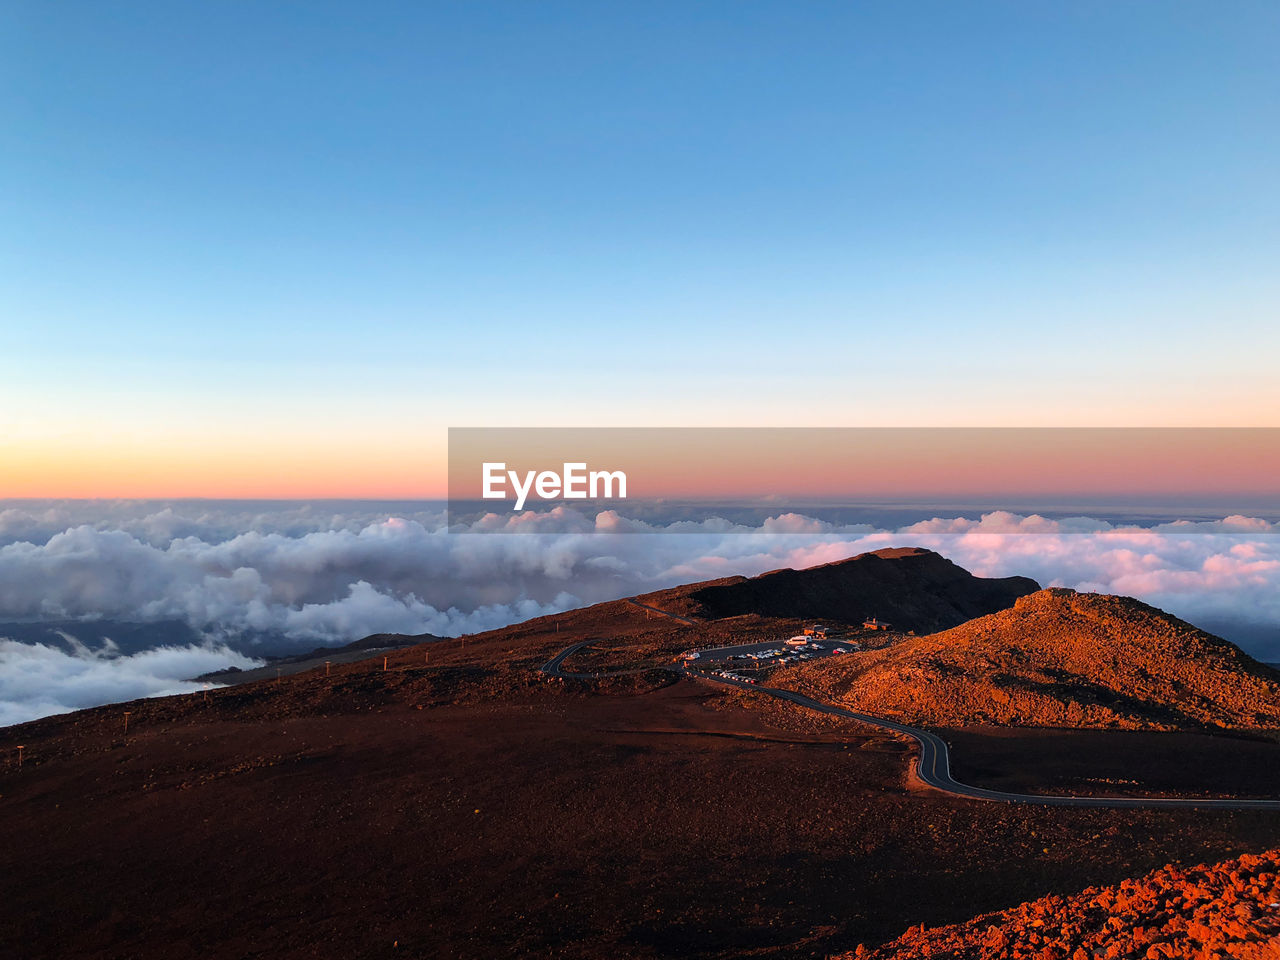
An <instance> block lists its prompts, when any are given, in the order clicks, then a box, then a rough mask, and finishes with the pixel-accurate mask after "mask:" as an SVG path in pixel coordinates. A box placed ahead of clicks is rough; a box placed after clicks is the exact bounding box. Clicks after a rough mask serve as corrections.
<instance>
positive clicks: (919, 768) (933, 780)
mask: <svg viewBox="0 0 1280 960" xmlns="http://www.w3.org/2000/svg"><path fill="white" fill-rule="evenodd" d="M632 602H633V603H635V601H632ZM636 606H640V607H644V608H645V609H647V610H653V611H655V612H657V613H664V614H665V615H666V616H669V617H672V618H673V619H676V620H679V621H681V622H682V623H686V624H689V625H693V621H691V620H686V619H685V618H684V617H676V616H675V615H674V614H666V613H665V611H662V610H659V609H658V608H656V607H650V606H648V605H646V604H641V603H636ZM599 639H600V638H596V639H592V640H583V641H582V642H581V643H575V644H573V645H572V646H570V647H566V648H565V649H563V650H561V651H560V652H559V653H557V654H556V655H555V656H554V657H552V658H551V659H550V660H548V661H547V662H546V663H544V664H543V665H542V667H541V668H540V669H541V672H542V673H544V674H546V675H547V676H551V677H568V678H572V679H579V680H595V679H599V678H601V677H610V676H623V675H626V674H635V673H643V672H645V671H647V670H654V669H663V670H668V671H671V672H672V673H676V674H679V675H681V676H685V677H691V678H693V679H697V680H703V681H708V682H710V683H719V684H723V685H725V686H729V687H739V688H741V689H743V690H750V691H752V692H754V693H763V694H767V695H768V696H771V697H776V698H778V699H779V700H786V701H788V702H790V703H794V704H796V705H797V706H801V707H804V708H805V709H807V710H813V711H816V712H817V713H824V714H827V715H828V716H833V717H844V718H846V719H849V720H856V721H858V722H859V723H865V724H867V725H868V726H872V727H879V728H880V729H882V730H889V731H891V732H893V733H900V734H904V735H905V736H908V737H910V738H912V739H913V740H915V742H916V743H917V744H918V745H919V747H920V756H919V758H918V759H917V760H916V763H915V773H916V776H917V777H918V778H919V779H920V780H921V782H923V783H925V784H927V785H928V786H930V787H933V788H934V789H935V790H941V791H942V792H943V793H950V794H953V795H954V796H958V797H968V798H969V799H971V800H990V801H996V802H999V803H1021V804H1029V805H1034V806H1040V807H1108V808H1113V809H1116V808H1138V807H1141V808H1151V807H1195V808H1213V809H1218V810H1280V800H1238V799H1231V798H1209V799H1196V798H1191V797H1072V796H1053V795H1045V794H1035V793H1006V792H1005V791H1003V790H988V789H986V788H985V787H975V786H971V785H970V784H967V783H961V782H960V781H959V780H957V779H956V778H955V777H953V776H952V775H951V754H950V751H949V749H948V747H947V742H946V741H945V740H943V739H942V738H941V737H940V736H938V735H937V734H936V733H931V732H930V731H928V730H922V729H921V728H919V727H911V726H907V725H906V724H905V723H897V722H896V721H893V720H886V719H884V718H882V717H874V716H871V715H870V714H867V713H858V712H856V711H854V710H849V709H846V708H845V707H839V706H836V705H835V704H831V703H823V702H822V701H820V700H814V699H813V698H812V697H807V696H805V695H804V694H803V693H796V692H795V691H794V690H783V689H782V688H780V687H766V686H761V685H760V684H757V683H747V682H746V681H743V680H735V679H732V678H730V677H720V676H716V675H714V674H709V673H703V672H702V671H700V670H691V669H689V668H688V667H687V666H686V665H685V664H683V663H679V664H668V665H665V666H662V667H641V668H637V669H633V670H618V671H602V672H596V673H573V672H570V671H566V670H564V669H563V665H564V661H565V660H566V659H567V658H568V657H570V656H572V655H573V654H575V653H577V652H578V651H579V650H581V649H582V648H583V647H588V646H590V645H591V644H593V643H596V642H598V641H599ZM716 649H727V648H714V649H712V650H704V651H703V655H704V656H705V655H707V654H713V653H715V652H716Z"/></svg>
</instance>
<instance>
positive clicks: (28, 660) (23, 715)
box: [0, 634, 261, 726]
mask: <svg viewBox="0 0 1280 960" xmlns="http://www.w3.org/2000/svg"><path fill="white" fill-rule="evenodd" d="M63 639H64V640H66V641H67V642H68V644H69V646H70V649H69V650H64V649H62V648H60V647H57V646H52V645H48V644H43V643H19V642H18V641H16V640H9V639H5V638H0V726H3V725H7V724H11V723H22V722H24V721H27V720H34V719H37V718H39V717H47V716H49V715H50V714H55V713H66V712H68V711H70V710H79V709H81V708H84V707H93V706H98V705H99V704H103V703H120V702H123V701H126V700H136V699H138V698H140V697H157V696H165V695H168V694H175V693H191V692H194V691H197V690H201V689H203V688H204V686H205V685H204V684H201V683H190V682H188V678H190V677H194V676H199V675H200V674H202V673H208V672H209V671H211V670H220V669H222V668H224V667H229V666H236V667H240V668H241V669H245V668H248V667H254V666H259V665H260V664H261V661H258V660H254V659H251V658H249V657H246V656H244V655H243V654H239V653H236V652H235V651H234V650H230V649H228V648H227V647H225V646H207V647H205V646H183V647H168V646H165V647H155V648H154V649H151V650H145V651H142V652H141V653H135V654H132V655H130V656H121V655H119V653H118V652H117V651H116V650H115V649H114V647H113V645H111V644H106V645H104V646H103V647H102V648H100V649H98V650H90V649H88V648H87V647H85V646H84V645H83V644H82V643H80V642H79V641H78V640H76V639H75V638H74V637H70V636H68V635H66V634H64V635H63Z"/></svg>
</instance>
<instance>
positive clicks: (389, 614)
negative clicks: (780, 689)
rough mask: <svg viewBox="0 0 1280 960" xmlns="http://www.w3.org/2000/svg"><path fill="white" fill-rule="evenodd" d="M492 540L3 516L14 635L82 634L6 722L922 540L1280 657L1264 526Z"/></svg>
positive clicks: (642, 524)
mask: <svg viewBox="0 0 1280 960" xmlns="http://www.w3.org/2000/svg"><path fill="white" fill-rule="evenodd" d="M474 527H475V528H476V529H483V530H486V531H488V532H489V533H490V534H492V533H494V532H496V531H519V532H520V534H521V535H511V536H504V535H483V534H463V533H459V532H458V531H457V529H456V528H455V529H454V530H452V531H451V530H450V529H449V528H448V527H447V526H446V519H445V514H444V505H443V504H423V503H405V504H386V503H349V504H347V503H320V504H307V503H295V504H291V503H245V502H226V503H217V502H207V501H205V502H187V503H180V502H179V503H164V504H162V503H154V502H136V501H132V502H112V503H88V502H74V501H71V502H33V501H13V502H9V503H7V504H6V503H2V502H0V622H6V621H23V622H27V623H30V622H50V623H52V622H55V621H57V622H59V623H60V624H61V626H60V627H59V629H58V631H56V632H55V631H54V630H53V629H52V628H51V629H50V631H49V633H50V636H49V638H48V639H47V640H35V641H33V640H32V639H31V638H30V636H27V637H26V639H22V640H20V639H16V638H4V637H3V634H0V724H9V723H17V722H21V721H23V720H27V719H33V718H35V717H39V716H45V715H48V714H51V713H58V712H63V711H66V710H72V709H78V708H81V707H85V706H92V705H95V704H101V703H111V702H119V701H122V700H128V699H133V698H136V697H141V696H153V695H160V694H167V693H181V692H188V691H191V690H198V689H200V686H201V685H200V684H195V683H190V682H188V681H189V678H191V677H195V676H197V675H199V674H201V673H205V672H207V671H210V670H215V669H218V668H221V667H224V666H230V665H235V666H239V667H247V666H251V665H253V664H254V663H256V662H258V661H257V660H256V659H255V657H256V656H260V655H262V654H264V653H272V654H277V653H284V652H288V651H289V650H290V649H292V650H309V649H311V648H313V647H315V646H317V645H340V644H343V643H348V642H350V641H352V640H356V639H359V638H361V637H363V636H367V635H368V634H371V633H381V632H388V633H410V634H417V633H432V634H437V635H441V636H458V635H460V634H463V633H473V632H476V631H480V630H486V629H490V628H493V627H498V626H503V625H506V624H509V623H513V622H516V621H520V620H524V619H528V618H529V617H533V616H539V615H542V614H547V613H554V612H558V611H561V610H565V609H569V608H572V607H576V606H581V605H583V604H589V603H595V602H598V601H601V600H607V599H613V598H617V597H622V596H630V595H633V594H636V593H641V592H645V591H648V590H655V589H659V588H662V587H667V586H672V585H675V584H678V583H685V582H688V581H692V580H702V579H708V578H712V577H721V576H727V575H730V574H745V575H752V574H756V573H760V572H762V571H765V570H769V569H774V568H777V567H784V566H790V567H804V566H811V565H813V564H816V563H824V562H828V561H833V560H839V559H842V558H844V557H848V556H852V555H854V554H857V553H861V552H864V551H867V550H875V549H878V548H881V547H885V546H902V545H913V546H923V547H929V548H931V549H934V550H937V551H938V552H939V553H942V554H943V555H944V556H947V557H949V558H950V559H952V560H954V561H955V562H956V563H958V564H960V565H961V566H963V567H965V568H966V569H968V570H970V571H972V572H974V573H976V574H978V575H981V576H1008V575H1013V574H1020V575H1025V576H1030V577H1033V578H1035V579H1036V580H1038V581H1039V582H1040V583H1041V584H1042V585H1044V586H1069V587H1074V588H1076V589H1080V590H1095V591H1102V592H1108V593H1119V594H1126V595H1130V596H1136V597H1139V598H1141V599H1143V600H1145V601H1147V602H1149V603H1152V604H1155V605H1156V606H1159V607H1161V608H1163V609H1166V610H1169V611H1170V612H1172V613H1175V614H1177V615H1178V616H1181V617H1183V618H1185V619H1187V620H1190V621H1192V622H1193V623H1196V624H1197V625H1200V626H1204V627H1205V628H1207V629H1211V630H1214V631H1215V632H1218V633H1221V634H1223V635H1225V636H1227V637H1228V638H1230V639H1233V640H1235V641H1236V642H1238V643H1240V644H1241V645H1242V646H1244V647H1245V648H1246V649H1247V650H1248V651H1249V652H1250V653H1252V654H1254V655H1255V656H1257V657H1259V658H1261V659H1280V590H1278V589H1277V588H1278V587H1280V537H1277V536H1276V534H1277V533H1280V524H1275V523H1272V522H1269V521H1266V520H1260V519H1257V518H1250V517H1242V516H1233V517H1227V518H1224V519H1222V520H1215V521H1201V522H1195V523H1191V522H1174V523H1164V524H1160V525H1157V526H1152V527H1146V528H1143V527H1136V526H1123V525H1115V524H1113V523H1111V522H1108V521H1104V520H1099V519H1092V518H1089V517H1073V518H1069V519H1047V518H1044V517H1041V516H1037V515H1030V516H1026V515H1020V514H1014V513H1009V512H1002V511H997V512H990V513H986V514H983V515H977V516H973V517H964V518H956V517H946V518H933V519H927V520H921V521H919V522H915V523H911V524H908V525H904V526H899V527H897V528H896V529H893V530H883V529H876V528H875V526H874V525H871V524H857V525H842V524H834V523H830V522H825V521H822V520H819V519H814V518H812V517H808V516H802V515H800V514H796V513H786V514H782V515H780V516H776V517H772V518H770V519H768V520H765V521H763V522H761V523H758V524H752V525H743V524H739V523H732V522H730V521H727V520H724V519H720V518H716V517H712V518H708V519H704V520H698V521H692V520H682V521H678V522H672V523H662V522H653V521H640V520H635V519H630V518H628V517H626V516H623V515H622V514H620V513H618V512H616V511H603V512H600V513H598V514H582V513H576V512H574V511H571V510H565V509H557V510H553V511H550V512H547V513H543V514H538V515H533V514H526V515H524V516H520V517H513V516H510V515H506V516H500V515H493V516H490V517H487V518H484V519H482V520H479V521H477V522H476V523H475V524H474ZM66 621H75V622H79V623H83V624H84V630H79V629H75V628H71V627H67V626H66V623H65V622H66ZM165 621H180V622H182V623H184V624H186V625H188V626H189V628H190V629H191V631H193V635H194V636H196V637H197V638H198V640H197V641H195V642H190V643H182V644H173V643H167V644H164V645H161V646H156V647H151V648H148V649H135V650H122V649H121V648H120V647H119V646H117V645H116V644H115V643H114V642H113V641H111V639H110V636H109V627H110V624H112V623H114V622H127V623H137V622H143V623H152V622H154V623H160V622H165ZM95 625H98V626H95ZM86 638H93V639H92V640H86Z"/></svg>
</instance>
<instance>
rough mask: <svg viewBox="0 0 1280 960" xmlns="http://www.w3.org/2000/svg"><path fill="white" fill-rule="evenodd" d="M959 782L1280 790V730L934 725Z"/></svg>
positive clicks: (1106, 792)
mask: <svg viewBox="0 0 1280 960" xmlns="http://www.w3.org/2000/svg"><path fill="white" fill-rule="evenodd" d="M938 732H939V733H941V734H942V736H943V737H944V738H945V739H946V740H947V742H948V743H949V744H950V745H951V770H952V773H954V774H955V776H956V778H957V779H958V780H960V781H962V782H964V783H972V784H976V785H978V786H983V787H991V788H993V789H996V790H1007V791H1011V792H1014V793H1059V794H1062V793H1065V794H1081V795H1090V796H1125V795H1130V796H1135V795H1136V796H1161V795H1164V796H1182V797H1188V796H1191V797H1194V796H1201V797H1207V796H1231V797H1263V798H1275V797H1280V743H1278V742H1277V738H1278V737H1280V731H1269V732H1267V733H1263V732H1259V733H1257V734H1245V733H1218V734H1214V735H1209V734H1204V733H1186V732H1181V731H1174V732H1164V731H1148V730H1043V729H1040V730H1037V729H1030V730H1018V729H1013V728H1009V727H970V728H967V729H961V730H939V731H938Z"/></svg>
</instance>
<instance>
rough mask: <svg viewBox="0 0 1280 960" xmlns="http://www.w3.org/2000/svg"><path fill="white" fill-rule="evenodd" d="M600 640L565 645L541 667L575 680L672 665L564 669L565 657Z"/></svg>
mask: <svg viewBox="0 0 1280 960" xmlns="http://www.w3.org/2000/svg"><path fill="white" fill-rule="evenodd" d="M597 640H599V637H597V638H595V639H592V640H583V641H582V642H581V643H575V644H574V645H573V646H571V647H565V648H564V649H563V650H561V651H560V652H559V653H557V654H556V655H555V656H554V657H552V658H551V659H550V660H548V661H547V662H546V663H544V664H543V665H542V666H541V667H539V669H540V670H541V671H542V672H543V673H545V674H546V675H547V676H549V677H569V678H571V679H573V680H599V679H600V678H602V677H626V676H630V675H631V674H633V673H648V672H649V671H651V670H664V669H666V670H669V669H671V668H670V667H635V668H634V669H631V670H597V671H595V672H594V673H574V672H573V671H571V670H564V669H562V668H561V665H562V664H563V663H564V661H565V657H569V656H572V655H573V654H575V653H577V652H578V651H579V650H581V649H582V648H583V647H589V646H591V644H593V643H595V642H596V641H597Z"/></svg>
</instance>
